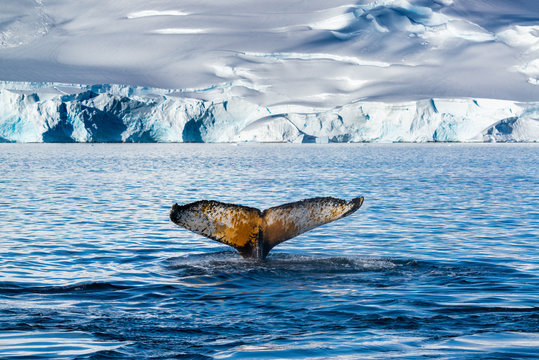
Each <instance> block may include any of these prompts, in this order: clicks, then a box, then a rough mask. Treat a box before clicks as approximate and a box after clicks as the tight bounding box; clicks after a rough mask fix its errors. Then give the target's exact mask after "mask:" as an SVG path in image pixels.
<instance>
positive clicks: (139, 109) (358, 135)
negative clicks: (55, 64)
mask: <svg viewBox="0 0 539 360" xmlns="http://www.w3.org/2000/svg"><path fill="white" fill-rule="evenodd" d="M538 140H539V103H538V102H514V101H506V100H491V99H472V98H457V99H439V98H433V99H424V100H418V101H407V102H398V103H388V102H371V101H357V102H351V103H348V104H346V105H343V106H338V107H334V108H331V109H326V110H317V109H310V110H309V109H307V108H305V107H295V106H291V105H276V106H274V107H265V106H258V105H256V104H254V103H251V102H249V101H247V100H245V99H242V98H240V97H234V96H232V97H230V98H228V99H226V100H222V101H209V100H204V99H197V98H192V97H187V96H185V94H183V93H182V92H179V91H172V90H161V89H151V88H140V87H129V86H118V85H94V86H83V85H66V84H53V83H23V82H16V83H13V82H3V83H0V141H2V142H243V141H258V142H427V141H532V142H535V141H538Z"/></svg>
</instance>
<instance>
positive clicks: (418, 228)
mask: <svg viewBox="0 0 539 360" xmlns="http://www.w3.org/2000/svg"><path fill="white" fill-rule="evenodd" d="M538 159H539V145H534V144H326V145H317V144H298V145H295V144H240V145H232V144H216V145H209V144H0V358H2V359H34V358H39V359H49V358H50V359H254V358H262V359H293V358H294V359H305V358H309V359H391V358H399V359H428V358H433V359H532V358H539V166H538ZM317 196H333V197H338V198H343V199H347V200H350V199H351V198H354V197H357V196H364V198H365V202H364V204H363V206H362V207H361V209H359V210H358V211H357V212H356V213H354V214H352V215H350V216H349V217H346V218H344V219H341V220H339V221H336V222H333V223H330V224H327V225H324V226H322V227H319V228H316V229H314V230H312V231H310V232H307V233H305V234H303V235H300V236H298V237H296V238H293V239H291V240H289V241H287V242H285V243H283V244H281V245H279V246H277V247H276V248H274V249H273V250H272V251H271V253H270V254H269V256H268V258H267V260H266V261H264V262H256V261H249V260H244V259H243V258H241V256H240V255H239V254H238V253H237V252H236V251H235V250H234V249H232V248H230V247H227V246H225V245H223V244H220V243H217V242H214V241H212V240H209V239H206V238H203V237H201V236H199V235H196V234H194V233H191V232H189V231H187V230H185V229H183V228H180V227H178V226H176V225H175V224H173V223H172V222H171V221H170V220H169V210H170V207H171V206H172V204H174V203H179V204H185V203H189V202H192V201H196V200H200V199H213V200H218V201H222V202H229V203H235V204H241V205H246V206H251V207H256V208H259V209H265V208H268V207H272V206H276V205H280V204H283V203H287V202H292V201H297V200H301V199H305V198H311V197H317Z"/></svg>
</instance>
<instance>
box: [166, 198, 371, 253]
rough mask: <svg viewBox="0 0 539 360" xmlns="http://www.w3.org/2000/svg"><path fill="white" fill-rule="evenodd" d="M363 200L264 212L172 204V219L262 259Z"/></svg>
mask: <svg viewBox="0 0 539 360" xmlns="http://www.w3.org/2000/svg"><path fill="white" fill-rule="evenodd" d="M361 204H363V197H362V196H361V197H357V198H355V199H352V200H350V201H346V200H342V199H336V198H333V197H316V198H312V199H305V200H301V201H297V202H292V203H288V204H283V205H279V206H275V207H272V208H269V209H266V210H264V211H260V210H259V209H256V208H252V207H248V206H242V205H235V204H226V203H222V202H219V201H215V200H200V201H195V202H193V203H190V204H186V205H178V204H174V205H172V208H171V209H170V220H172V222H174V223H175V224H177V225H179V226H181V227H184V228H186V229H187V230H190V231H192V232H194V233H197V234H199V235H202V236H205V237H207V238H210V239H212V240H215V241H219V242H220V243H223V244H226V245H229V246H232V247H233V248H235V249H236V250H237V251H238V252H239V253H240V254H241V256H243V257H244V258H247V259H257V260H263V259H265V258H266V256H267V255H268V253H269V252H270V250H271V249H272V248H273V247H275V246H276V245H278V244H280V243H282V242H284V241H286V240H289V239H291V238H293V237H295V236H298V235H299V234H302V233H304V232H306V231H309V230H312V229H314V228H316V227H318V226H321V225H324V224H327V223H329V222H332V221H335V220H338V219H341V218H343V217H345V216H348V215H350V214H352V213H354V212H355V211H356V210H357V209H359V208H360V207H361Z"/></svg>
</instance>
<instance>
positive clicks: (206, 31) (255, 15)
mask: <svg viewBox="0 0 539 360" xmlns="http://www.w3.org/2000/svg"><path fill="white" fill-rule="evenodd" d="M0 5H1V8H2V12H0V80H3V82H2V83H1V84H0V141H16V142H28V141H30V142H34V141H37V142H40V141H45V142H46V141H205V142H222V141H224V142H226V141H246V140H252V141H294V142H316V141H318V142H326V141H538V140H539V2H537V1H536V0H513V1H510V2H508V1H502V0H454V1H453V0H408V1H407V0H376V1H374V0H371V1H368V0H363V1H356V2H352V3H351V2H347V1H341V0H335V1H332V2H331V5H328V2H327V1H320V0H310V1H289V0H286V1H285V0H275V1H271V2H267V3H263V2H257V1H248V0H235V1H229V2H218V1H212V0H199V1H182V2H178V1H171V0H156V1H151V2H148V1H147V0H144V1H142V0H129V1H127V0H119V1H114V2H111V1H105V0H96V1H93V2H73V1H67V0H19V1H16V2H15V1H9V0H0ZM79 84H88V85H79ZM91 84H119V85H91Z"/></svg>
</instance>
